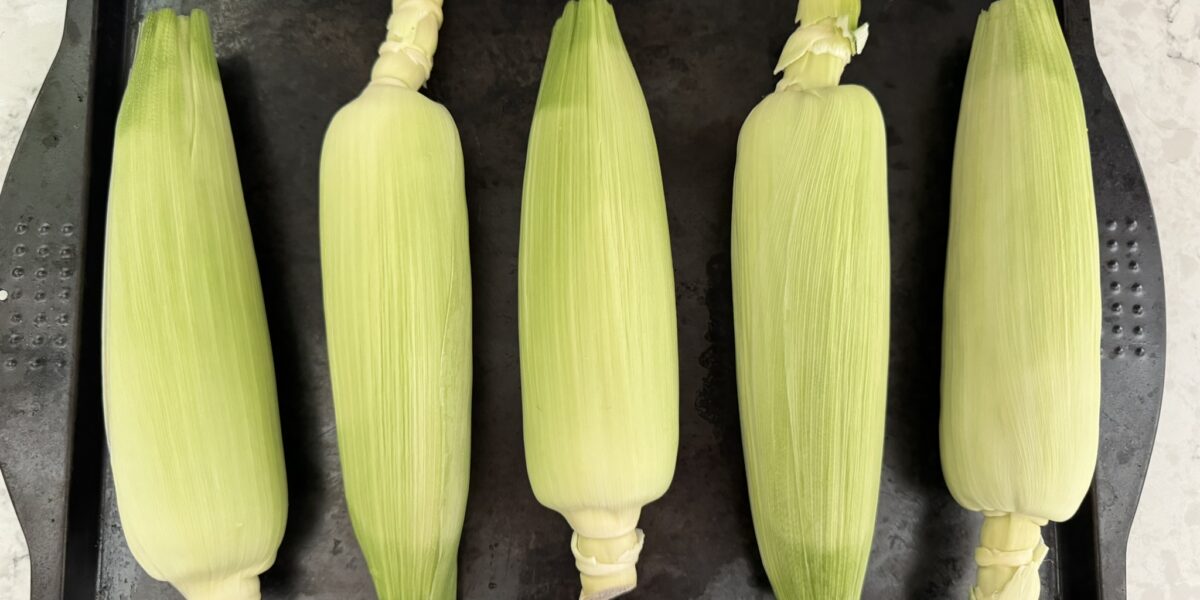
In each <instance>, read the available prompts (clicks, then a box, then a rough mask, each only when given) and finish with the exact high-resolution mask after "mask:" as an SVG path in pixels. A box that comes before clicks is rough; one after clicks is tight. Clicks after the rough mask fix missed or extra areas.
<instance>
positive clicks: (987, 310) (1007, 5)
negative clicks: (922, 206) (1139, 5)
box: [941, 0, 1100, 600]
mask: <svg viewBox="0 0 1200 600" xmlns="http://www.w3.org/2000/svg"><path fill="white" fill-rule="evenodd" d="M951 192H952V207H951V222H950V243H949V257H948V262H947V267H946V296H945V331H944V336H945V339H944V347H943V355H942V362H943V379H942V415H941V445H942V470H943V472H944V473H945V476H946V482H947V483H948V484H949V486H950V491H951V492H952V493H953V494H954V497H955V499H956V500H958V502H959V504H961V505H963V506H964V507H966V508H968V509H970V510H974V511H980V512H983V514H984V515H985V519H984V524H983V530H982V535H981V541H980V548H979V549H978V550H977V551H976V554H975V557H976V561H977V562H978V564H979V573H978V580H977V583H976V586H975V587H974V588H973V590H972V594H971V595H972V598H980V599H983V598H987V599H993V598H995V599H1008V600H1016V599H1033V598H1037V597H1038V587H1039V582H1038V565H1039V564H1040V563H1041V561H1042V558H1043V557H1044V556H1045V555H1046V547H1045V546H1044V545H1043V544H1042V541H1041V534H1040V526H1042V525H1045V524H1046V522H1047V521H1063V520H1065V519H1067V518H1069V517H1071V515H1073V514H1074V513H1075V511H1076V509H1077V508H1078V506H1079V504H1080V502H1082V500H1083V498H1084V495H1085V494H1086V492H1087V489H1088V487H1089V484H1090V482H1091V479H1092V474H1093V471H1094V469H1095V463H1096V451H1097V444H1098V438H1099V414H1100V355H1099V352H1100V350H1099V348H1100V282H1099V268H1098V264H1099V250H1098V244H1097V234H1096V209H1095V200H1094V197H1093V192H1092V173H1091V159H1090V154H1089V148H1088V138H1087V128H1086V123H1085V120H1084V112H1083V102H1082V99H1081V96H1080V93H1079V84H1078V82H1077V80H1076V78H1075V71H1074V69H1073V67H1072V65H1071V59H1070V55H1069V53H1068V51H1067V47H1066V43H1065V42H1064V40H1063V35H1062V32H1061V30H1060V29H1059V25H1058V20H1057V18H1056V15H1055V12H1054V8H1053V7H1052V6H1051V3H1050V1H1049V0H1001V1H999V2H996V3H994V4H993V5H992V7H991V8H989V9H988V10H987V12H985V13H983V15H982V16H981V17H980V19H979V25H978V28H977V30H976V33H975V41H974V45H973V48H972V51H971V59H970V65H969V67H968V69H967V80H966V88H965V90H964V93H963V101H962V111H961V114H960V116H959V128H958V142H957V147H956V148H955V158H954V179H953V187H952V190H951Z"/></svg>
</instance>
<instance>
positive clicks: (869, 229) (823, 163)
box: [732, 0, 890, 600]
mask: <svg viewBox="0 0 1200 600" xmlns="http://www.w3.org/2000/svg"><path fill="white" fill-rule="evenodd" d="M800 6H801V14H802V17H803V19H806V20H807V19H810V18H812V19H817V20H822V19H830V18H834V19H836V18H837V17H840V16H844V17H850V19H849V20H850V22H852V23H853V22H856V19H857V15H858V3H857V2H809V1H807V0H806V1H804V2H801V5H800ZM835 11H840V12H835ZM805 24H807V23H805ZM842 67H844V60H843V59H841V58H838V57H834V56H830V55H828V54H806V55H804V56H803V57H802V58H801V59H800V60H799V61H797V62H795V63H793V64H792V65H790V66H789V67H788V70H789V72H787V73H785V76H784V81H785V83H786V82H787V81H788V80H789V78H790V79H794V80H795V81H797V82H798V84H797V85H782V86H781V87H780V89H779V90H778V91H776V92H775V93H773V94H771V95H770V96H767V98H766V99H764V100H763V101H762V102H761V103H760V104H759V106H758V107H757V108H755V109H754V111H753V112H752V113H751V115H750V117H749V118H748V119H747V120H746V123H745V125H744V126H743V127H742V132H741V137H740V139H739V142H738V157H737V169H736V173H735V175H734V207H733V253H732V258H733V284H734V286H733V287H734V321H735V325H736V342H737V373H738V396H739V406H740V410H741V423H742V442H743V446H744V449H745V458H746V470H747V478H748V483H749V487H750V500H751V508H752V510H753V515H754V526H755V533H756V536H757V539H758V546H759V550H760V553H761V555H762V558H763V563H764V566H765V567H766V570H767V574H768V576H769V577H770V580H771V586H772V588H773V589H774V591H775V594H776V595H777V596H778V597H779V598H781V599H783V600H792V599H803V600H831V599H833V600H849V599H856V598H859V596H860V595H861V593H862V584H863V579H864V577H865V574H866V566H867V559H868V556H869V554H870V549H871V539H872V536H873V533H874V528H875V510H876V504H877V501H878V493H879V480H880V470H881V462H882V457H883V425H884V412H885V408H886V400H887V367H888V333H889V293H890V291H889V290H890V285H889V276H890V268H889V249H888V208H887V157H886V142H885V136H884V124H883V116H882V114H881V113H880V110H879V107H878V105H877V104H876V102H875V99H874V98H873V97H872V96H871V94H870V92H868V91H867V90H866V89H864V88H862V87H859V86H850V85H838V84H837V78H838V77H839V76H840V73H841V68H842ZM814 75H815V76H814Z"/></svg>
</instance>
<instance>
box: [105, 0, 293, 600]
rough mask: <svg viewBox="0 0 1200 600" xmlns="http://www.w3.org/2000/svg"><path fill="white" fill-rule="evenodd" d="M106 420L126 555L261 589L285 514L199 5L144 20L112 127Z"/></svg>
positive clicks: (184, 575) (192, 576)
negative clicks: (130, 553)
mask: <svg viewBox="0 0 1200 600" xmlns="http://www.w3.org/2000/svg"><path fill="white" fill-rule="evenodd" d="M105 243H106V249H105V264H104V299H103V302H104V305H103V318H102V322H103V333H102V352H103V356H102V360H103V378H104V413H105V422H106V425H107V430H108V447H109V454H110V456H111V462H112V470H113V478H114V481H115V484H116V493H117V505H118V507H119V510H120V514H121V523H122V526H123V529H124V532H125V538H126V540H127V541H128V542H129V547H130V549H131V550H132V551H133V555H134V557H135V558H136V559H137V561H138V563H139V564H141V565H142V567H143V568H145V569H146V571H147V572H148V573H149V574H150V575H151V576H152V577H154V578H155V579H159V580H164V581H169V582H170V583H171V584H172V585H174V586H175V587H176V588H178V589H179V590H180V591H181V592H182V593H183V595H184V596H185V597H187V598H188V599H189V600H206V599H213V600H239V599H256V598H259V597H260V595H259V584H258V577H257V576H258V574H260V573H262V572H263V571H265V570H266V569H267V568H268V567H270V566H271V564H272V563H273V562H274V561H275V552H276V549H277V548H278V547H279V543H280V540H281V538H282V536H283V528H284V522H285V520H286V517H287V491H286V485H285V481H284V477H285V476H284V468H283V449H282V442H281V438H280V431H279V413H278V406H277V403H276V395H275V375H274V370H273V367H272V361H271V344H270V339H269V337H268V333H267V322H266V310H265V308H264V305H263V297H262V290H261V286H260V283H259V279H258V268H257V264H256V262H255V256H254V245H253V242H252V240H251V237H250V227H249V223H248V221H247V218H246V209H245V205H244V204H243V201H242V189H241V184H240V182H239V179H238V168H237V159H236V156H235V155H234V147H233V137H232V134H231V133H230V128H229V118H228V115H227V113H226V109H225V100H224V97H223V95H222V91H221V82H220V78H219V76H218V73H217V63H216V58H215V56H214V53H213V46H212V39H211V35H210V32H209V25H208V18H207V17H206V16H205V14H204V13H203V12H200V11H194V12H192V14H191V16H176V15H175V13H174V12H172V11H170V10H163V11H159V12H155V13H153V14H151V15H150V16H149V17H147V19H146V21H145V23H144V24H143V25H142V29H141V32H140V35H139V38H138V47H137V54H136V57H135V60H134V64H133V70H132V72H131V74H130V79H129V86H128V88H127V89H126V92H125V97H124V99H123V101H122V103H121V110H120V115H119V117H118V119H117V129H116V143H115V147H114V150H113V167H112V179H111V186H110V190H109V204H108V226H107V238H106V242H105Z"/></svg>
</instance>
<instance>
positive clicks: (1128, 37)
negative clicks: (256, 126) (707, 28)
mask: <svg viewBox="0 0 1200 600" xmlns="http://www.w3.org/2000/svg"><path fill="white" fill-rule="evenodd" d="M743 1H746V2H750V1H752V0H743ZM62 8H63V0H0V56H4V57H6V59H7V57H10V56H17V57H20V60H3V61H0V173H3V172H4V171H5V170H6V169H7V166H8V163H9V160H10V159H11V153H12V151H13V148H14V147H15V145H16V141H17V137H18V135H19V132H20V129H21V127H22V124H23V123H24V121H25V117H26V115H27V114H28V111H29V108H30V106H31V105H32V102H33V98H34V97H35V96H36V94H37V89H38V86H39V85H40V82H41V78H42V76H43V75H44V73H45V70H46V68H47V67H48V65H49V63H50V59H51V57H52V56H53V53H54V50H55V48H56V46H57V41H58V39H59V37H60V35H61V29H62V24H61V15H62ZM1093 11H1094V19H1095V25H1096V38H1097V50H1098V53H1099V55H1100V60H1101V62H1102V64H1103V67H1104V69H1105V71H1106V73H1107V76H1108V78H1109V80H1110V83H1111V85H1112V88H1113V90H1114V94H1115V95H1116V97H1117V100H1118V102H1119V104H1120V106H1121V108H1122V110H1123V112H1124V114H1125V120H1126V122H1127V124H1128V126H1129V129H1130V132H1131V134H1132V136H1133V139H1134V143H1135V145H1136V146H1137V150H1138V152H1139V155H1140V156H1141V160H1142V166H1143V168H1144V169H1145V171H1146V176H1147V180H1148V183H1149V186H1150V191H1151V194H1152V196H1153V198H1154V203H1155V208H1156V210H1157V212H1158V219H1159V223H1160V235H1161V237H1162V243H1163V258H1164V261H1165V268H1166V277H1167V282H1168V306H1169V311H1170V314H1169V319H1170V336H1169V344H1170V346H1169V352H1168V355H1169V357H1170V358H1169V365H1168V375H1167V384H1166V396H1165V398H1164V402H1163V415H1162V422H1161V425H1160V430H1159V439H1158V444H1157V446H1156V452H1155V457H1154V460H1153V463H1152V465H1151V471H1150V477H1149V480H1148V481H1147V484H1146V489H1145V492H1144V496H1143V502H1142V508H1141V510H1140V512H1139V513H1138V518H1137V521H1136V524H1135V527H1134V532H1133V538H1132V540H1131V545H1130V552H1129V556H1130V558H1129V592H1130V594H1129V597H1130V598H1131V599H1132V600H1153V599H1164V600H1176V599H1180V600H1182V599H1200V543H1198V542H1196V541H1195V540H1196V539H1197V536H1200V402H1197V401H1196V400H1195V399H1196V397H1197V395H1198V394H1200V373H1198V372H1197V370H1196V369H1195V368H1194V367H1192V365H1195V364H1196V361H1197V360H1198V359H1200V236H1197V235H1196V234H1197V232H1200V203H1197V202H1195V201H1194V196H1195V194H1196V190H1198V189H1200V0H1093ZM747 569H748V570H752V569H749V567H748V566H747ZM731 575H733V576H744V575H737V574H731ZM28 586H29V583H28V566H27V560H26V559H25V551H24V546H23V542H22V539H21V535H20V531H19V528H18V526H17V525H16V521H15V518H14V517H13V512H12V508H11V505H10V504H9V503H8V497H7V494H6V493H5V492H4V491H3V490H2V488H0V598H4V599H8V598H12V599H14V600H18V599H21V598H24V597H26V595H27V594H28ZM718 587H719V586H718ZM700 597H702V598H713V599H714V600H715V599H718V598H728V597H729V594H728V593H726V592H722V591H721V590H720V589H716V588H710V589H708V590H705V591H704V592H703V593H702V594H701V596H700Z"/></svg>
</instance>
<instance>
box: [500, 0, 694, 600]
mask: <svg viewBox="0 0 1200 600" xmlns="http://www.w3.org/2000/svg"><path fill="white" fill-rule="evenodd" d="M674 299H675V294H674V279H673V272H672V266H671V252H670V243H669V239H668V232H667V220H666V209H665V203H664V198H663V187H662V178H661V175H660V172H659V164H658V153H657V149H656V146H655V140H654V132H653V130H652V128H651V124H650V118H649V112H648V110H647V107H646V102H645V99H644V97H643V96H642V92H641V88H640V86H639V84H638V80H637V76H636V74H635V73H634V70H633V65H632V64H631V62H630V60H629V56H628V54H627V53H626V50H625V47H624V43H623V41H622V39H621V35H620V32H619V31H618V29H617V23H616V18H615V15H614V14H613V10H612V7H611V6H610V5H609V4H608V2H607V1H605V0H580V1H578V2H569V3H568V4H567V6H566V9H565V10H564V12H563V16H562V18H561V19H560V20H559V21H558V23H557V24H556V25H555V28H554V33H553V36H552V38H551V43H550V50H549V54H548V57H547V61H546V67H545V72H544V75H543V80H542V87H541V91H540V94H539V96H538V103H537V108H536V110H535V113H534V119H533V128H532V131H531V133H530V141H529V153H528V162H527V165H526V176H525V193H524V201H523V205H522V215H521V253H520V269H519V302H520V334H521V380H522V388H523V389H522V396H523V414H524V424H525V427H524V433H525V450H526V463H527V466H528V469H529V477H530V481H531V483H532V485H533V489H534V492H535V494H536V495H537V498H538V500H539V501H540V502H541V503H542V504H544V505H546V506H548V507H550V508H553V509H554V510H557V511H558V512H560V513H562V514H563V515H564V516H565V517H566V518H567V520H568V521H569V522H570V524H571V526H572V528H573V529H574V530H575V534H576V537H575V540H574V542H573V544H572V548H573V549H575V550H576V556H577V566H580V568H581V571H582V581H583V594H582V595H583V597H584V598H596V599H599V598H609V597H613V596H614V595H616V594H619V593H622V592H624V591H628V589H631V588H632V587H633V586H634V585H635V584H636V575H635V570H634V563H636V560H637V552H638V550H640V547H641V536H640V535H639V533H638V532H635V531H634V529H635V526H636V524H637V520H638V516H639V514H640V511H641V508H642V506H644V505H645V504H647V503H649V502H651V501H653V500H655V499H657V498H658V497H660V496H661V495H662V494H663V493H664V492H665V491H666V489H667V486H668V485H669V484H670V481H671V477H672V474H673V472H674V467H675V453H676V447H677V444H678V435H679V433H678V402H679V397H678V364H677V361H678V358H677V349H676V333H675V327H676V324H675V305H674ZM564 546H565V544H564ZM564 551H566V548H565V547H564ZM591 559H595V560H594V561H593V560H591ZM593 563H595V564H597V565H599V568H596V569H593V568H590V567H589V565H592V564H593ZM614 565H615V566H614ZM610 567H611V570H613V571H614V573H611V574H609V575H601V574H598V573H599V572H601V571H606V570H609V568H610Z"/></svg>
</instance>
